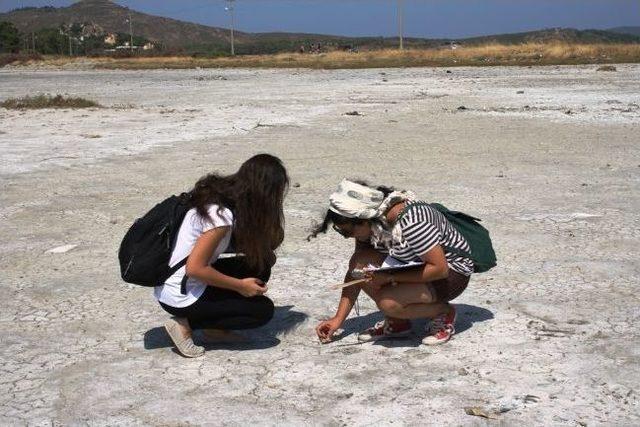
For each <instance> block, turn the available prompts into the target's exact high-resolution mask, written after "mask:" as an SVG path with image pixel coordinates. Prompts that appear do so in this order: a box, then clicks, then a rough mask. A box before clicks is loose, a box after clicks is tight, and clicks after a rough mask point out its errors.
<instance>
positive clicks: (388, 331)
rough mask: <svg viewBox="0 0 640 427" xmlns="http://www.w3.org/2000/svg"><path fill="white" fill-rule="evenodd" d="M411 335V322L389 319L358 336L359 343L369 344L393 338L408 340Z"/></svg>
mask: <svg viewBox="0 0 640 427" xmlns="http://www.w3.org/2000/svg"><path fill="white" fill-rule="evenodd" d="M410 333H411V322H410V321H408V320H393V321H392V322H389V321H388V320H387V319H385V320H381V321H379V322H378V323H376V324H375V325H374V326H373V327H372V328H369V329H367V330H366V331H363V332H360V333H359V334H358V341H360V342H369V341H378V340H384V339H391V338H406V337H407V336H409V334H410Z"/></svg>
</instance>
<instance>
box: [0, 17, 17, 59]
mask: <svg viewBox="0 0 640 427" xmlns="http://www.w3.org/2000/svg"><path fill="white" fill-rule="evenodd" d="M19 51H20V32H19V31H18V29H17V28H16V27H15V26H14V25H13V24H12V23H11V22H0V52H4V53H18V52H19Z"/></svg>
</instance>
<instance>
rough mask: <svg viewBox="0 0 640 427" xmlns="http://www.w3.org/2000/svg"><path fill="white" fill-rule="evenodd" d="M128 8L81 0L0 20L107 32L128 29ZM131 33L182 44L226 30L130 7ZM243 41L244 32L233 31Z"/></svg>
mask: <svg viewBox="0 0 640 427" xmlns="http://www.w3.org/2000/svg"><path fill="white" fill-rule="evenodd" d="M128 17H129V9H127V8H126V7H123V6H120V5H118V4H116V3H114V2H112V1H109V0H81V1H79V2H77V3H74V4H73V5H71V6H69V7H60V8H55V7H50V6H48V7H38V8H36V7H28V8H22V9H16V10H13V11H11V12H7V13H3V14H0V21H9V22H11V23H13V24H14V25H15V26H16V27H17V28H18V30H20V31H21V32H23V33H29V32H31V31H37V30H41V29H45V28H57V27H60V26H61V25H68V24H69V23H84V24H91V25H97V26H99V27H100V28H102V29H103V30H104V31H105V32H109V33H129V23H128V21H127V19H128ZM131 19H132V22H133V33H134V34H135V35H138V36H142V37H144V38H146V39H149V40H152V41H154V42H161V43H162V44H163V45H164V46H167V47H182V46H187V45H190V44H198V43H203V42H224V43H227V40H228V37H229V32H228V31H227V30H224V29H222V28H216V27H208V26H206V25H199V24H194V23H190V22H184V21H178V20H176V19H170V18H163V17H160V16H154V15H148V14H146V13H141V12H136V11H134V10H131ZM235 37H236V40H238V41H239V42H242V41H243V40H245V39H246V38H247V36H246V35H245V33H242V32H236V33H235Z"/></svg>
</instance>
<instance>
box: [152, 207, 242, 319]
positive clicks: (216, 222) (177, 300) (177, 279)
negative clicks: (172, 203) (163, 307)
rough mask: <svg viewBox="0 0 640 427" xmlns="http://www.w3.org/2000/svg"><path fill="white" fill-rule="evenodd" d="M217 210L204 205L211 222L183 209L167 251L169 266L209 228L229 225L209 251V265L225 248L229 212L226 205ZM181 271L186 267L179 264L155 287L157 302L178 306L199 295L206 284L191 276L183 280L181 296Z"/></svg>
mask: <svg viewBox="0 0 640 427" xmlns="http://www.w3.org/2000/svg"><path fill="white" fill-rule="evenodd" d="M218 209H219V206H218V205H209V207H208V208H207V212H208V213H209V216H210V217H211V221H209V220H207V219H205V218H202V217H201V216H200V215H198V213H197V211H196V208H192V209H190V210H189V211H188V212H187V214H186V215H185V217H184V220H183V221H182V225H181V226H180V231H178V237H177V239H176V245H175V247H174V248H173V252H172V253H171V259H170V260H169V265H170V266H174V265H176V264H177V263H179V262H180V261H182V260H183V259H184V258H186V257H187V256H189V254H190V253H191V251H192V250H193V247H194V246H195V244H196V240H198V238H199V237H200V236H201V235H202V234H203V233H205V232H207V231H209V230H213V229H214V228H218V227H229V230H228V231H227V232H226V233H225V235H224V237H223V238H222V240H221V241H220V243H219V244H218V247H217V248H216V249H215V251H213V255H211V260H210V261H209V264H212V263H214V262H215V260H216V259H218V256H220V254H221V253H223V252H224V251H225V250H226V249H227V247H228V246H229V242H230V240H231V227H232V225H233V214H232V213H231V211H230V210H229V209H227V208H222V210H220V211H218ZM185 271H186V266H183V267H181V268H180V269H178V271H176V272H175V273H174V274H173V275H172V276H171V277H169V278H168V279H167V280H166V281H165V282H164V285H160V286H156V287H155V290H154V295H155V297H156V299H157V300H158V301H160V302H162V303H164V304H167V305H169V306H171V307H176V308H182V307H188V306H190V305H191V304H193V303H194V302H196V301H197V300H198V298H200V296H201V295H202V294H203V293H204V291H205V289H206V288H207V285H206V284H205V283H203V282H201V281H199V280H197V279H194V278H192V277H189V279H188V280H187V284H186V288H187V294H186V295H182V293H180V287H181V283H182V278H183V277H184V274H185Z"/></svg>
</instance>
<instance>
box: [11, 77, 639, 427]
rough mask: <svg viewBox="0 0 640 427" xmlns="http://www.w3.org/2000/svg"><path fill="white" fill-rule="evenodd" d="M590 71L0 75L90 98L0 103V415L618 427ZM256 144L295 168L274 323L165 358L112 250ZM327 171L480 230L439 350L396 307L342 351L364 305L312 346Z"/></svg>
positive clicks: (626, 327)
mask: <svg viewBox="0 0 640 427" xmlns="http://www.w3.org/2000/svg"><path fill="white" fill-rule="evenodd" d="M595 68H596V67H542V68H500V67H495V68H460V69H455V68H454V69H452V73H451V74H446V73H445V70H443V69H440V70H438V69H435V70H434V69H406V70H384V74H381V73H382V71H381V70H363V71H353V70H349V71H305V70H277V71H269V70H266V71H255V70H224V71H219V70H194V71H153V72H147V73H141V72H117V71H37V72H36V71H31V70H15V69H14V70H10V71H1V70H0V94H1V95H0V97H1V98H2V99H4V98H7V97H14V96H23V95H27V94H33V93H35V92H42V93H68V94H70V95H74V96H76V95H80V96H85V97H88V98H91V99H94V100H96V101H98V102H100V103H101V104H102V105H105V106H106V107H107V108H105V109H91V110H87V111H85V110H62V111H58V110H56V111H54V110H45V111H25V112H23V111H9V110H3V109H0V187H1V188H2V191H1V192H0V222H1V224H2V227H0V242H1V243H0V271H1V273H0V278H1V283H2V289H3V290H4V297H3V298H2V302H1V303H0V340H1V342H2V346H1V347H0V424H2V425H15V424H17V425H22V424H33V425H51V424H53V425H61V424H62V425H66V424H74V425H78V424H80V425H83V424H89V425H117V424H120V425H202V424H205V425H247V424H249V423H255V424H260V425H263V424H267V425H269V424H270V425H275V424H278V425H281V424H286V425H300V424H314V425H328V426H339V425H370V424H390V423H394V424H405V425H416V424H421V425H424V424H433V425H444V424H454V425H484V424H503V425H520V424H524V425H570V426H573V425H584V424H587V425H629V426H632V425H638V424H639V423H640V409H639V408H638V404H639V397H638V393H640V391H639V390H638V387H637V384H638V382H639V381H640V366H639V365H638V359H639V356H640V354H639V353H640V345H639V344H640V342H639V339H638V338H639V333H638V329H637V325H638V321H639V320H640V312H639V311H638V303H639V299H638V296H637V289H638V284H639V282H640V280H639V278H640V275H639V268H638V265H639V264H638V259H639V258H640V250H639V249H638V243H639V241H640V226H639V225H640V214H638V212H639V210H640V201H639V197H640V196H639V194H640V192H639V191H638V189H639V184H640V182H639V181H640V179H639V178H640V155H639V154H640V153H639V151H640V146H638V135H639V134H640V111H638V108H637V105H639V104H640V90H639V88H638V85H637V82H638V81H640V66H635V65H619V66H617V68H618V72H617V73H606V75H605V74H603V73H596V72H595ZM385 80H386V81H385ZM522 91H524V93H521V92H522ZM519 92H520V93H519ZM460 106H465V109H464V110H460V109H459V107H460ZM527 106H528V108H525V107H527ZM568 110H570V111H571V112H572V113H571V114H567V111H568ZM352 111H358V112H359V113H360V114H361V115H360V116H345V113H346V112H352ZM96 135H99V137H95V136H96ZM258 152H270V153H273V154H275V155H278V156H280V157H281V158H282V159H283V160H284V162H285V163H286V165H287V167H288V168H289V171H290V174H291V179H292V183H293V184H294V185H293V186H292V188H291V190H290V193H289V195H288V199H287V201H286V219H287V228H286V232H287V236H286V240H285V243H284V245H283V247H282V248H281V250H280V253H279V261H278V264H277V265H276V267H275V269H274V272H273V277H272V280H271V284H270V291H269V294H270V296H271V298H272V299H273V300H274V301H275V303H276V306H277V307H278V308H277V311H276V315H275V318H274V320H273V321H272V322H271V323H270V324H269V325H267V326H266V327H264V328H261V329H257V330H254V331H250V332H248V333H247V335H248V336H249V338H251V340H250V343H248V344H242V345H239V344H235V345H223V344H218V345H214V346H212V345H209V346H207V349H208V351H207V353H206V355H205V356H204V357H203V358H199V359H195V360H189V359H184V358H181V357H180V356H178V355H177V354H175V353H174V352H173V351H172V346H171V344H170V341H169V338H168V337H167V336H166V334H165V333H164V331H163V330H162V328H161V325H162V324H163V322H164V320H165V319H166V314H165V313H164V312H163V311H162V309H161V308H160V307H159V306H158V305H157V303H156V302H155V300H154V299H153V297H152V295H151V292H150V290H148V289H144V288H138V287H135V286H128V285H126V284H124V283H122V282H121V281H120V280H119V274H118V267H117V261H116V250H117V247H118V244H119V241H120V239H121V237H122V235H123V234H124V232H125V231H126V229H127V227H128V226H129V225H130V224H131V222H132V221H133V220H134V219H135V218H136V217H137V216H139V215H141V214H142V213H143V212H144V211H145V210H146V209H148V208H149V207H150V206H151V205H152V204H154V203H155V202H157V201H159V200H160V199H161V198H163V197H165V196H168V195H169V194H172V193H177V192H180V191H182V190H185V189H187V188H188V187H189V186H190V185H192V183H193V182H194V181H195V180H196V179H197V178H198V177H199V176H200V175H202V174H204V173H206V172H208V171H211V170H219V171H222V172H232V171H234V170H235V169H236V168H237V166H238V165H239V164H240V163H241V162H242V161H243V160H245V159H246V158H248V157H249V156H251V155H253V154H255V153H258ZM345 176H348V177H361V178H367V179H369V180H370V181H371V182H373V183H385V184H390V185H395V186H397V187H401V188H409V189H413V190H415V191H416V192H418V194H420V195H421V196H422V197H423V198H425V199H427V200H430V201H438V202H442V203H443V204H445V205H447V206H450V207H455V208H457V209H460V210H462V211H466V212H468V213H470V214H473V215H476V216H479V217H481V218H483V220H484V222H485V224H486V225H487V227H488V228H489V229H490V230H491V232H492V237H493V239H494V241H495V246H496V251H497V253H498V257H499V267H497V268H496V269H494V270H492V271H491V272H489V273H486V274H482V275H477V276H474V277H473V278H472V281H471V283H470V287H469V289H468V290H467V291H466V292H465V293H464V294H463V295H462V296H461V297H460V298H459V299H458V300H456V301H455V303H457V305H458V312H459V321H458V325H457V329H458V332H459V333H458V334H457V335H456V336H455V338H454V339H453V340H452V341H451V342H450V343H448V344H446V345H444V346H440V347H437V348H426V347H424V346H421V345H419V343H420V332H421V330H422V327H423V323H424V322H416V324H415V325H414V332H415V336H414V337H413V338H412V339H409V340H398V341H391V342H386V343H378V344H357V342H356V338H355V333H356V332H357V331H358V330H360V329H364V328H365V327H368V326H370V325H371V324H372V323H374V322H375V321H376V320H378V319H379V318H380V316H379V314H378V313H377V312H376V309H375V306H374V305H373V304H372V302H371V301H369V300H367V299H365V297H360V316H357V315H356V314H355V313H353V314H352V316H351V318H350V319H348V321H347V322H346V324H345V326H344V329H345V332H344V336H343V338H342V339H340V340H339V341H336V342H334V343H331V344H327V345H321V344H320V343H319V342H318V341H317V339H315V336H314V331H313V328H314V327H315V325H316V324H317V322H318V321H319V320H321V319H323V318H325V317H327V316H330V315H332V314H333V312H334V310H335V307H336V303H337V300H338V294H337V293H336V292H335V291H329V290H327V286H328V285H330V284H333V283H336V282H338V281H340V280H341V279H342V277H343V275H344V272H345V269H346V259H347V258H348V256H349V254H350V250H351V244H350V242H348V241H346V240H344V239H342V238H341V237H340V236H338V235H336V234H335V233H333V234H328V235H326V236H322V237H320V238H318V239H315V240H313V241H311V242H309V243H308V242H306V240H305V237H306V235H307V230H308V228H309V226H310V225H311V222H312V221H313V220H314V219H318V218H319V217H320V216H321V214H322V212H323V209H325V207H326V200H327V197H328V194H329V193H330V192H331V191H332V189H333V188H334V187H335V185H336V184H337V182H338V181H339V180H340V179H341V178H342V177H345ZM295 184H299V185H295ZM65 245H76V246H75V247H67V248H64V249H60V248H61V247H63V246H65ZM55 248H58V249H60V250H59V251H58V252H60V253H55V252H56V251H54V253H51V252H48V251H50V250H51V249H55ZM467 407H479V408H482V409H483V410H484V411H485V412H488V413H490V414H495V417H497V418H498V419H497V420H487V419H484V418H480V417H476V416H472V415H467V414H466V413H465V409H464V408H467Z"/></svg>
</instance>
